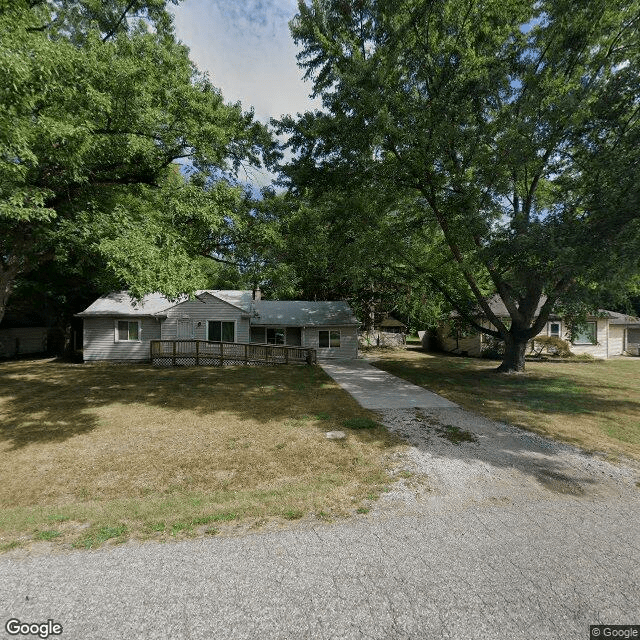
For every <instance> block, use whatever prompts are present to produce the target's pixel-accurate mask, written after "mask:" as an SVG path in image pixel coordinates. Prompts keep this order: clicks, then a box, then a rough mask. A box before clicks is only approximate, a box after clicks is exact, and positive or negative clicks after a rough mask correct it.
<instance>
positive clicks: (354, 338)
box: [302, 326, 358, 358]
mask: <svg viewBox="0 0 640 640" xmlns="http://www.w3.org/2000/svg"><path fill="white" fill-rule="evenodd" d="M331 330H339V331H340V347H339V348H326V349H325V348H323V349H321V348H320V346H319V335H318V332H319V331H331ZM302 346H303V347H312V348H313V349H317V353H318V358H357V357H358V328H357V327H353V326H337V327H305V328H304V329H303V331H302Z"/></svg>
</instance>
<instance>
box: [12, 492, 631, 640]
mask: <svg viewBox="0 0 640 640" xmlns="http://www.w3.org/2000/svg"><path fill="white" fill-rule="evenodd" d="M639 518H640V509H639V508H638V502H637V501H635V502H633V503H631V502H629V500H628V499H624V498H617V499H613V500H608V501H606V502H589V501H585V500H582V499H580V500H576V499H573V498H571V499H566V498H555V499H552V500H548V501H539V502H535V503H528V504H526V505H525V504H509V505H490V504H478V503H475V504H474V503H470V504H466V505H465V504H457V505H456V507H455V508H451V505H447V504H446V502H444V501H438V500H436V502H435V504H434V503H431V502H430V501H429V500H427V501H426V502H425V503H423V504H421V505H420V504H418V503H417V502H416V503H415V504H414V505H413V507H411V508H407V507H406V506H404V507H401V508H398V507H397V506H395V507H394V506H392V505H391V504H390V503H389V504H387V505H386V506H384V505H383V506H381V508H380V509H379V510H377V511H376V512H375V513H370V514H367V515H365V516H357V517H356V518H355V519H354V520H351V521H348V522H342V523H340V524H333V525H316V526H302V527H299V528H293V529H290V530H284V531H278V532H271V533H265V534H252V535H249V536H244V537H237V538H234V537H231V538H220V539H207V540H196V541H189V542H181V543H174V544H142V545H139V544H127V545H125V546H120V547H116V548H113V549H108V550H102V551H96V552H84V553H82V552H74V553H65V554H57V555H40V556H35V557H32V558H26V559H22V560H16V559H9V558H7V557H3V558H2V559H0V575H1V576H2V579H1V586H0V602H1V603H2V606H1V611H2V614H1V615H2V616H3V617H4V619H5V620H7V619H9V618H18V619H20V620H21V621H28V622H34V621H35V622H42V621H46V620H47V619H53V620H54V621H55V622H58V623H60V624H62V625H63V633H62V635H61V636H57V637H61V638H64V639H65V640H67V639H74V640H89V639H93V640H98V639H103V638H104V639H105V640H106V639H109V640H115V639H120V638H122V639H131V638H144V639H152V638H158V639H169V638H170V639H172V640H183V639H184V640H187V639H189V640H195V639H203V640H205V639H206V640H211V639H213V638H216V639H226V638H229V639H240V638H247V639H252V640H253V639H258V638H259V639H268V638H291V639H292V640H293V639H299V638H313V639H314V640H323V639H329V638H335V639H336V640H337V639H347V638H358V639H361V638H362V639H364V638H371V639H373V638H376V639H378V638H379V639H381V640H382V639H385V640H386V639H395V638H421V639H422V638H424V639H432V638H456V639H458V638H459V639H464V638H482V639H496V640H497V639H502V638H504V639H505V640H514V639H516V638H526V639H533V638H536V639H543V638H545V639H546V638H554V639H556V638H557V639H562V640H568V639H573V638H575V639H583V640H586V639H587V638H589V624H600V623H602V624H604V623H616V624H622V623H629V624H631V623H638V622H639V617H640V613H639V612H640V564H639V563H638V560H639V559H640V549H639V535H638V522H639V521H640V520H639ZM3 626H4V621H3ZM1 637H3V638H8V637H10V636H9V635H8V634H7V633H6V632H5V633H3V634H2V635H1ZM13 637H15V636H13ZM52 637H53V636H52Z"/></svg>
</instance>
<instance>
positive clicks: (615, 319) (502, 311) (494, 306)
mask: <svg viewBox="0 0 640 640" xmlns="http://www.w3.org/2000/svg"><path fill="white" fill-rule="evenodd" d="M546 301H547V296H545V295H543V296H542V297H541V298H540V302H539V303H538V307H537V309H536V313H535V315H536V317H537V316H538V314H539V313H540V309H542V305H543V304H544V303H545V302H546ZM487 302H488V303H489V307H490V309H491V311H493V313H495V314H496V316H498V317H499V318H508V317H509V312H508V311H507V307H506V306H505V304H504V302H503V301H502V298H501V297H500V296H499V295H497V294H495V295H493V296H491V297H490V298H488V299H487ZM482 313H483V312H482V311H481V310H480V308H478V314H479V315H481V314H482ZM598 313H599V314H601V315H602V316H603V317H606V318H609V319H610V321H611V324H625V325H626V324H633V323H637V322H640V318H635V317H634V316H627V315H625V314H624V313H618V312H617V311H607V310H606V309H598ZM451 315H452V316H453V317H458V316H459V313H458V312H457V311H454V312H453V313H452V314H451ZM592 317H593V316H592ZM549 318H550V319H552V320H555V319H558V318H560V316H559V315H558V314H557V313H552V314H550V315H549Z"/></svg>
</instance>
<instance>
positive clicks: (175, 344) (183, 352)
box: [150, 340, 317, 367]
mask: <svg viewBox="0 0 640 640" xmlns="http://www.w3.org/2000/svg"><path fill="white" fill-rule="evenodd" d="M150 351H151V353H150V356H151V363H152V364H153V365H156V366H159V367H176V366H180V367H189V366H196V367H197V366H214V367H221V366H223V365H238V364H244V365H253V366H271V365H275V364H316V363H317V358H316V350H315V349H311V348H307V347H286V346H284V345H279V344H278V345H276V344H239V343H237V342H211V341H210V340H151V345H150Z"/></svg>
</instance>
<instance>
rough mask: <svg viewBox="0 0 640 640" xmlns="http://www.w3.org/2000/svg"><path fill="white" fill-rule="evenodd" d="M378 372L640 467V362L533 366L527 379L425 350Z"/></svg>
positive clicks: (381, 363) (401, 356) (389, 358)
mask: <svg viewBox="0 0 640 640" xmlns="http://www.w3.org/2000/svg"><path fill="white" fill-rule="evenodd" d="M375 364H376V366H377V367H379V368H380V369H383V370H385V371H388V372H389V373H393V374H394V375H397V376H399V377H401V378H404V379H406V380H409V381H410V382H413V383H415V384H417V385H420V386H423V387H425V388H427V389H429V390H431V391H434V392H435V393H438V394H440V395H441V396H443V397H445V398H447V399H449V400H452V401H453V402H455V403H457V404H459V405H460V406H462V407H464V408H465V409H469V410H471V411H475V412H477V413H480V414H483V415H486V416H488V417H490V418H494V419H497V420H502V421H504V422H508V423H510V424H513V425H516V426H520V427H523V428H526V429H529V430H531V431H535V432H537V433H540V434H543V435H546V436H550V437H552V438H556V439H558V440H562V441H565V442H569V443H573V444H576V445H578V446H580V447H583V448H584V449H586V450H589V451H601V452H606V453H609V454H613V455H618V454H623V455H626V456H629V457H632V458H635V459H640V420H639V419H638V416H640V359H639V358H623V359H614V360H606V361H602V360H599V361H591V362H589V361H566V362H527V363H526V372H525V373H524V374H522V375H520V374H517V375H503V374H498V373H496V372H495V368H496V366H497V363H488V362H487V361H485V360H480V359H476V358H461V357H454V356H447V355H437V354H428V353H425V352H424V351H421V350H419V349H407V350H406V351H405V352H399V351H396V352H394V353H388V354H381V355H380V356H379V359H378V360H377V361H376V363H375Z"/></svg>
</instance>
